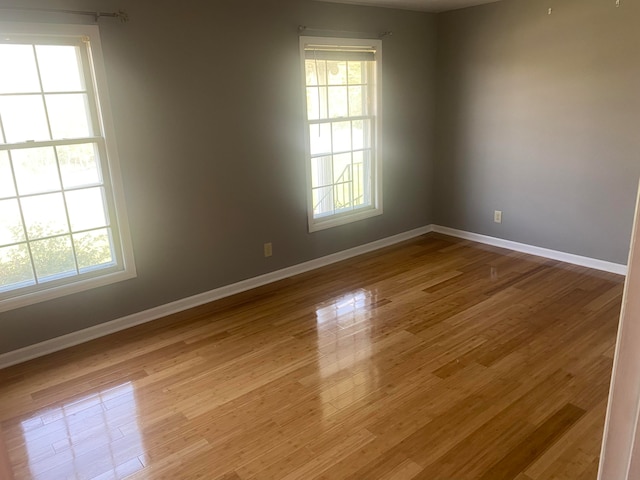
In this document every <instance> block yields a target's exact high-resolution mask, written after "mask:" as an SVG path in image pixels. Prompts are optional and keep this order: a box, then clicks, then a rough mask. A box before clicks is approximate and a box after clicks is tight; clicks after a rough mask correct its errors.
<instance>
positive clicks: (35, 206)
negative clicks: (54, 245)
mask: <svg viewBox="0 0 640 480" xmlns="http://www.w3.org/2000/svg"><path fill="white" fill-rule="evenodd" d="M21 203H22V212H23V214H24V221H25V223H26V226H27V235H29V238H30V239H34V238H42V237H48V236H50V235H58V234H61V233H67V232H68V231H69V226H68V225H67V216H66V215H65V210H64V202H63V200H62V194H61V193H50V194H48V195H38V196H36V197H27V198H23V199H22V200H21Z"/></svg>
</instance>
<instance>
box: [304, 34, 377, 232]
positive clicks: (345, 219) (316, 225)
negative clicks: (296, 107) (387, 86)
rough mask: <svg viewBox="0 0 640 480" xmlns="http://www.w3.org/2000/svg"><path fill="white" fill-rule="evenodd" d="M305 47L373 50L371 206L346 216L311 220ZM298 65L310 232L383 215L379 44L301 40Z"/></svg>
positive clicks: (346, 40) (370, 40)
mask: <svg viewBox="0 0 640 480" xmlns="http://www.w3.org/2000/svg"><path fill="white" fill-rule="evenodd" d="M305 44H320V45H344V46H359V45H372V46H374V47H375V48H376V79H375V82H376V84H375V94H376V112H375V117H376V121H375V138H376V142H375V151H374V156H375V158H374V161H373V162H372V176H373V180H372V185H371V190H372V196H373V202H372V205H371V206H369V207H363V208H362V209H358V210H351V211H348V212H345V213H336V214H333V215H327V216H326V217H321V218H314V215H313V191H312V172H311V161H310V159H311V150H310V139H309V121H308V115H307V101H306V98H307V90H306V87H307V86H306V70H305V62H304V58H305V53H304V52H305V48H304V47H305ZM300 65H301V74H302V75H301V84H302V101H303V103H304V127H305V128H304V143H305V171H306V186H305V188H306V193H307V220H308V227H309V232H310V233H312V232H317V231H320V230H325V229H327V228H333V227H337V226H340V225H346V224H348V223H352V222H357V221H359V220H364V219H366V218H371V217H375V216H378V215H382V213H383V209H382V41H381V40H374V39H363V38H337V37H308V36H301V37H300Z"/></svg>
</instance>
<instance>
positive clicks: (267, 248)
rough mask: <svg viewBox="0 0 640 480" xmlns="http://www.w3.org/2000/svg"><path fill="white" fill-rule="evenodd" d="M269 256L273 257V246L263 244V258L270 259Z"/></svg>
mask: <svg viewBox="0 0 640 480" xmlns="http://www.w3.org/2000/svg"><path fill="white" fill-rule="evenodd" d="M271 255H273V246H272V245H271V242H269V243H265V244H264V256H265V257H270V256H271Z"/></svg>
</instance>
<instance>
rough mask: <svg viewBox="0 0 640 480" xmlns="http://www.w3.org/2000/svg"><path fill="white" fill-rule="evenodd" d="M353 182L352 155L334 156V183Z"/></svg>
mask: <svg viewBox="0 0 640 480" xmlns="http://www.w3.org/2000/svg"><path fill="white" fill-rule="evenodd" d="M350 181H351V154H350V153H343V154H342V155H334V156H333V183H339V182H350Z"/></svg>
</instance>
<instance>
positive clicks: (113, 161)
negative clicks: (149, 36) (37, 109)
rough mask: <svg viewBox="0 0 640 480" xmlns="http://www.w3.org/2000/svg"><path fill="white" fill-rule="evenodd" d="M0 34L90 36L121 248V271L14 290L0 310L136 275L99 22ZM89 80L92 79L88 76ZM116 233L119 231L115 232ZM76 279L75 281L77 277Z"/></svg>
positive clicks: (1, 28) (4, 25)
mask: <svg viewBox="0 0 640 480" xmlns="http://www.w3.org/2000/svg"><path fill="white" fill-rule="evenodd" d="M0 33H1V34H4V35H30V36H38V35H47V36H56V35H60V36H66V37H68V36H69V35H74V36H86V37H88V38H89V42H90V45H91V48H90V49H89V52H88V54H89V59H90V64H91V65H89V67H92V69H93V79H92V80H93V82H94V85H93V87H94V91H95V96H96V107H97V109H98V112H97V117H98V122H99V125H100V129H101V134H102V137H103V139H104V145H105V150H106V154H107V160H106V161H107V166H108V167H107V172H106V173H108V175H109V181H110V184H111V185H110V186H111V194H112V197H113V204H114V212H113V214H114V215H115V217H116V219H115V220H116V223H117V226H118V228H117V235H118V240H119V244H120V246H121V248H122V252H121V253H122V265H120V267H121V270H118V271H115V272H110V273H105V274H100V272H99V271H98V272H97V273H96V276H89V277H82V278H77V277H70V278H69V283H65V284H60V285H55V286H50V287H47V288H43V289H42V290H38V291H31V292H24V293H20V290H19V289H17V290H14V291H13V292H12V293H14V295H13V296H11V297H8V298H6V299H3V300H0V312H6V311H9V310H14V309H17V308H21V307H25V306H27V305H32V304H35V303H40V302H44V301H46V300H52V299H55V298H59V297H63V296H67V295H71V294H74V293H79V292H83V291H86V290H90V289H93V288H97V287H102V286H105V285H110V284H112V283H116V282H121V281H124V280H128V279H131V278H135V277H136V268H135V261H134V256H133V244H132V242H131V233H130V230H129V220H128V216H127V212H126V208H125V196H124V189H123V185H122V175H121V171H120V162H119V158H118V149H117V144H116V140H115V129H114V126H113V120H112V114H111V107H110V102H109V96H108V89H107V83H106V72H105V68H104V61H103V56H102V44H101V42H100V32H99V29H98V26H97V25H66V24H48V23H17V22H16V23H14V22H0ZM88 80H89V79H88ZM114 234H116V232H115V231H114ZM74 278H76V280H74Z"/></svg>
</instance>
